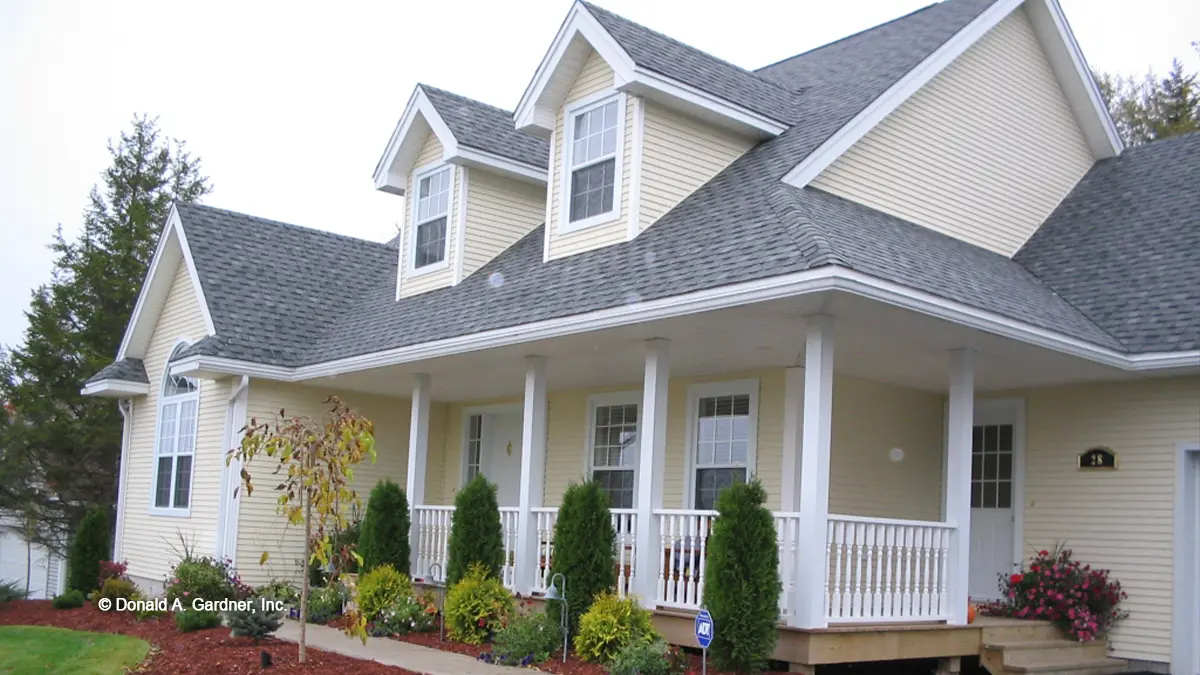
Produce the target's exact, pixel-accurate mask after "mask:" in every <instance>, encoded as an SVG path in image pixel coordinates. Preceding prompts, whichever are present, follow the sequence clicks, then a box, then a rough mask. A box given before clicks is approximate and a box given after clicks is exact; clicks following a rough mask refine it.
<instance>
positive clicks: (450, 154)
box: [375, 85, 546, 195]
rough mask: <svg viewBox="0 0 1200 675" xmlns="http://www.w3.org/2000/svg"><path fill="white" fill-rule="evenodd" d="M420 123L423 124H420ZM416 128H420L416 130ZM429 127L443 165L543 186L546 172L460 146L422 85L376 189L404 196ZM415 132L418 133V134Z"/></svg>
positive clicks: (382, 162) (378, 172) (378, 171)
mask: <svg viewBox="0 0 1200 675" xmlns="http://www.w3.org/2000/svg"><path fill="white" fill-rule="evenodd" d="M418 120H420V121H421V122H422V124H418ZM414 125H416V128H415V129H414ZM425 127H428V128H429V131H430V132H431V133H433V135H434V136H437V139H438V141H439V142H441V144H442V161H444V162H448V163H451V164H461V165H463V166H481V167H487V168H490V169H492V170H494V171H498V172H500V173H502V174H506V175H508V176H511V177H513V178H516V179H518V180H523V181H526V182H531V183H539V184H540V183H543V182H545V180H546V172H545V171H544V170H543V169H542V168H541V167H538V166H533V165H531V164H525V163H524V162H518V161H516V160H513V159H509V158H508V157H501V156H500V155H497V154H495V153H491V152H487V151H486V150H480V149H478V148H471V147H468V146H465V145H460V144H459V142H458V139H457V138H455V137H454V134H452V133H450V127H449V126H447V125H446V122H445V120H443V119H442V116H441V115H439V114H438V111H437V108H435V107H434V106H433V102H431V101H430V100H429V97H428V96H427V95H426V94H425V90H424V89H422V88H421V85H417V87H416V88H415V89H414V90H413V93H412V96H411V97H409V99H408V105H406V106H405V107H404V114H403V115H401V116H400V121H399V122H398V123H397V124H396V129H395V130H394V131H393V132H392V137H391V138H390V139H388V144H387V148H386V149H385V150H384V151H383V157H381V158H380V159H379V163H378V164H377V165H376V166H375V189H376V190H380V191H382V192H389V193H391V194H394V195H403V194H404V192H405V189H406V188H407V186H408V179H409V176H410V175H411V174H412V168H413V162H414V161H415V160H416V158H417V154H418V153H420V152H421V146H422V145H423V144H424V142H425V134H424V132H425V130H426V129H425ZM414 131H415V132H416V133H414Z"/></svg>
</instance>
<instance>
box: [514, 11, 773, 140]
mask: <svg viewBox="0 0 1200 675" xmlns="http://www.w3.org/2000/svg"><path fill="white" fill-rule="evenodd" d="M583 42H586V43H587V45H590V47H591V48H592V49H595V50H596V52H597V53H598V54H599V55H600V58H602V59H604V61H605V63H607V64H608V66H609V67H610V68H612V71H613V86H614V87H615V88H616V89H617V90H618V91H627V92H629V93H633V94H637V95H639V96H646V97H648V98H654V99H657V100H659V101H661V102H662V103H664V104H665V105H668V106H671V107H673V108H680V109H683V110H685V111H687V112H689V113H691V114H693V115H697V116H699V117H701V118H703V119H706V120H709V121H711V122H713V123H715V124H719V125H723V126H726V127H730V128H733V129H735V130H738V131H741V132H742V133H749V134H751V135H756V136H778V135H779V134H781V133H783V132H784V131H785V130H787V125H786V124H783V123H781V122H779V121H778V120H774V119H771V118H770V117H767V116H766V115H762V114H760V113H757V112H754V111H752V110H749V109H748V108H745V107H743V106H740V105H737V104H736V103H733V102H732V101H728V100H726V99H723V98H721V97H719V96H715V95H713V94H710V93H708V92H704V91H701V90H699V89H697V88H695V87H693V86H690V85H688V84H685V83H683V82H680V81H678V80H675V79H672V78H670V77H667V76H665V75H662V74H661V73H655V72H652V71H650V70H647V69H645V68H639V67H637V65H636V64H635V63H634V62H633V58H632V57H631V56H629V53H628V52H626V51H625V50H624V49H623V48H622V47H621V45H619V44H618V43H617V41H616V40H615V39H613V37H612V35H611V34H609V32H608V31H607V30H605V29H604V27H603V26H601V25H600V22H599V21H597V20H596V17H594V16H593V15H592V13H591V12H590V11H588V9H587V7H585V6H584V5H582V4H581V3H579V2H576V3H575V4H573V5H572V6H571V9H570V11H569V12H567V18H566V19H565V20H564V21H563V24H562V26H561V27H560V28H559V29H558V33H557V34H556V35H555V36H554V41H553V42H551V43H550V49H549V50H548V51H547V52H546V55H545V56H544V57H542V62H541V63H540V64H538V68H537V70H536V71H534V75H533V80H532V81H530V83H529V85H528V86H527V87H526V88H525V92H524V93H523V94H522V95H521V102H520V103H519V104H518V105H517V110H516V112H515V113H513V120H514V121H515V123H516V125H517V129H518V130H520V131H524V132H526V133H529V134H534V135H537V136H540V137H542V138H548V137H549V135H550V133H551V132H552V131H553V130H554V122H555V118H556V116H557V111H558V108H559V107H560V106H561V105H562V102H563V97H564V96H565V95H566V92H567V90H568V89H569V88H570V86H571V81H572V80H573V79H574V77H575V75H576V73H575V72H574V71H571V72H567V71H565V70H564V69H563V68H562V67H561V66H562V63H563V60H564V58H567V57H570V58H572V59H574V60H578V61H580V62H582V56H583V55H582V53H581V52H582V51H583V50H584V48H585V45H584V44H583Z"/></svg>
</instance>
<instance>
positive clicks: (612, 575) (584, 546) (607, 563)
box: [546, 481, 617, 632]
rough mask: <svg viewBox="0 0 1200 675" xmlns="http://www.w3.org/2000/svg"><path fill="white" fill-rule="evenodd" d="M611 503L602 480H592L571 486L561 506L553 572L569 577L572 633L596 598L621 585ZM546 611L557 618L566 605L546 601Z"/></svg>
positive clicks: (556, 524) (556, 532) (567, 593)
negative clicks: (600, 482) (609, 508)
mask: <svg viewBox="0 0 1200 675" xmlns="http://www.w3.org/2000/svg"><path fill="white" fill-rule="evenodd" d="M608 506H609V501H608V493H607V492H605V491H604V488H602V487H601V486H600V484H599V483H597V482H595V481H588V482H586V483H572V484H571V485H568V486H567V491H566V492H564V493H563V498H562V506H560V507H559V509H558V520H557V521H555V523H554V559H553V560H551V561H550V573H551V574H559V573H561V574H562V575H563V577H564V578H566V580H567V584H566V586H567V592H566V598H567V606H568V607H569V609H570V615H571V616H570V620H571V630H572V632H574V631H575V629H576V628H578V626H579V617H581V616H582V615H583V614H584V613H586V612H587V611H588V608H589V607H591V606H592V600H594V599H595V598H596V596H597V595H599V594H601V593H603V592H604V591H611V590H613V589H614V588H615V587H616V585H617V570H616V567H615V564H616V563H615V562H614V560H613V551H614V547H615V546H616V540H617V535H616V532H615V531H614V530H613V526H612V517H611V516H610V515H609V512H608ZM546 611H547V612H549V613H550V614H551V615H552V616H554V617H556V618H557V617H559V616H560V613H561V612H562V607H561V606H560V603H559V602H558V601H553V600H552V601H549V602H547V603H546Z"/></svg>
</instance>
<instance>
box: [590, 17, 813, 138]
mask: <svg viewBox="0 0 1200 675" xmlns="http://www.w3.org/2000/svg"><path fill="white" fill-rule="evenodd" d="M581 4H583V6H584V7H586V8H587V10H588V11H589V12H590V13H591V14H592V16H594V17H596V20H597V21H598V22H599V23H600V25H601V26H603V27H604V29H605V30H606V31H608V33H609V34H610V35H612V37H613V39H614V40H616V41H617V43H618V44H620V45H621V48H622V49H624V50H625V52H626V53H628V54H629V56H630V58H632V59H633V62H634V63H635V64H637V65H638V66H640V67H643V68H647V69H649V70H653V71H654V72H656V73H659V74H661V75H666V76H667V77H670V78H672V79H675V80H678V81H680V82H683V83H685V84H689V85H691V86H693V87H696V88H697V89H700V90H701V91H706V92H708V93H710V94H715V95H717V96H720V97H721V98H723V99H725V100H727V101H731V102H733V103H736V104H738V105H741V106H743V107H745V108H748V109H750V110H753V111H754V112H757V113H759V114H762V115H766V116H767V117H770V118H771V119H773V120H776V121H778V122H784V123H792V122H796V121H798V118H797V117H796V114H795V109H794V99H795V94H794V92H792V91H790V90H789V89H788V88H787V87H784V86H780V85H779V84H778V83H777V82H773V81H771V80H769V79H767V78H763V77H759V76H758V75H756V74H755V73H753V72H751V71H749V70H746V69H745V68H742V67H740V66H735V65H733V64H732V63H729V62H727V61H722V60H721V59H718V58H717V57H715V56H713V55H711V54H708V53H705V52H702V51H700V50H699V49H696V48H695V47H692V46H690V45H686V44H684V43H682V42H680V41H678V40H676V39H674V38H670V37H667V36H666V35H663V34H662V33H659V32H657V31H653V30H651V29H649V28H646V27H645V26H642V25H640V24H637V23H634V22H632V21H630V20H629V19H626V18H624V17H621V16H617V15H616V14H613V13H612V12H610V11H608V10H606V9H604V8H602V7H597V6H596V5H593V4H591V3H589V2H583V3H581Z"/></svg>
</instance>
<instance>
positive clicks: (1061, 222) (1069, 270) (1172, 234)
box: [1015, 133, 1200, 352]
mask: <svg viewBox="0 0 1200 675" xmlns="http://www.w3.org/2000/svg"><path fill="white" fill-rule="evenodd" d="M1015 259H1016V260H1017V261H1018V262H1019V263H1021V264H1022V265H1024V266H1025V267H1026V268H1028V269H1029V270H1030V271H1031V272H1033V273H1034V274H1036V275H1037V276H1038V277H1039V278H1040V279H1041V280H1042V281H1044V282H1045V283H1046V284H1047V285H1048V286H1050V287H1051V288H1053V289H1054V290H1055V291H1057V292H1058V293H1059V294H1060V295H1061V296H1062V297H1063V298H1065V299H1066V300H1067V301H1068V302H1070V303H1071V304H1072V305H1074V306H1075V307H1077V308H1079V310H1080V311H1081V312H1083V313H1084V314H1085V315H1087V316H1088V317H1089V318H1090V319H1091V320H1092V321H1094V322H1096V323H1097V324H1098V325H1100V326H1101V327H1102V328H1104V329H1105V330H1107V331H1108V332H1109V333H1111V334H1113V335H1114V336H1116V338H1117V339H1119V340H1120V341H1121V342H1122V343H1123V344H1124V345H1125V347H1126V348H1127V349H1128V350H1130V351H1134V352H1150V351H1182V350H1193V349H1200V133H1192V134H1188V135H1186V136H1180V137H1177V138H1171V139H1166V140H1162V141H1155V142H1154V143H1150V144H1148V145H1144V146H1141V147H1136V148H1130V149H1128V150H1126V151H1125V152H1124V153H1122V154H1121V155H1120V156H1118V157H1114V158H1111V159H1105V160H1102V161H1100V162H1097V163H1096V165H1095V166H1093V167H1092V169H1091V171H1089V172H1088V173H1087V175H1085V176H1084V177H1083V179H1082V180H1081V181H1079V183H1078V184H1077V185H1076V186H1075V189H1074V190H1072V191H1071V194H1070V195H1068V196H1067V198H1066V199H1064V200H1063V201H1062V203H1061V204H1059V205H1058V208H1056V209H1055V210H1054V213H1052V214H1051V215H1050V217H1049V218H1048V219H1047V220H1046V222H1045V223H1044V224H1043V225H1042V227H1041V228H1040V229H1039V230H1038V231H1037V232H1036V233H1034V235H1033V237H1031V238H1030V239H1029V241H1027V242H1026V243H1025V245H1024V246H1023V247H1022V248H1021V250H1020V251H1018V252H1017V254H1016V256H1015Z"/></svg>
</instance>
